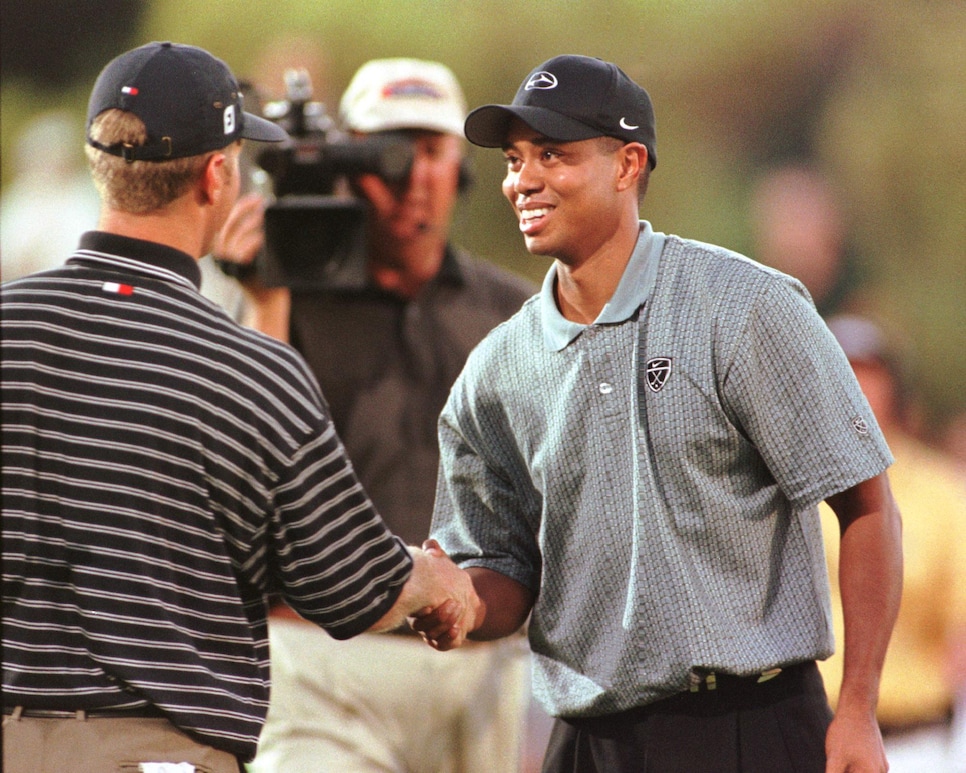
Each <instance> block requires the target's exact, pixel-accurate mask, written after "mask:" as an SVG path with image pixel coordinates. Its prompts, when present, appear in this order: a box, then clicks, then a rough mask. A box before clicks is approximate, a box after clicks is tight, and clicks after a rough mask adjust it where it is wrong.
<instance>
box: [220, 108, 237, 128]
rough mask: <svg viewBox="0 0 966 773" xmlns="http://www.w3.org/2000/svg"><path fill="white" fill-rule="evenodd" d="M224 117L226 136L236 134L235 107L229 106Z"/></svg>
mask: <svg viewBox="0 0 966 773" xmlns="http://www.w3.org/2000/svg"><path fill="white" fill-rule="evenodd" d="M223 117H224V120H225V134H234V133H235V106H234V105H228V107H226V108H225V112H224V113H223Z"/></svg>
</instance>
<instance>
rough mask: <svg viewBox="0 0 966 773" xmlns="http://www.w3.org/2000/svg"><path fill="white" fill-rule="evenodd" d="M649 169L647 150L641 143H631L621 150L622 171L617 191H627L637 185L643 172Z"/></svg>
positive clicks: (618, 179) (620, 171)
mask: <svg viewBox="0 0 966 773" xmlns="http://www.w3.org/2000/svg"><path fill="white" fill-rule="evenodd" d="M646 168H647V148H645V147H644V146H643V145H642V144H641V143H640V142H629V143H627V144H626V145H624V146H623V147H622V148H621V149H620V169H619V176H618V178H617V189H618V190H621V191H623V190H626V189H627V188H628V187H630V186H631V185H634V184H636V183H637V179H638V177H640V175H641V172H642V171H643V170H644V169H646Z"/></svg>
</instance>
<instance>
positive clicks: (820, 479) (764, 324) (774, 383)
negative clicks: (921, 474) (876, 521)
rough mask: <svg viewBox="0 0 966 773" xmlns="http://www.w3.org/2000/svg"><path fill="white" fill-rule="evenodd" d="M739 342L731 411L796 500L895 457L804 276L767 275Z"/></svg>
mask: <svg viewBox="0 0 966 773" xmlns="http://www.w3.org/2000/svg"><path fill="white" fill-rule="evenodd" d="M730 346H731V351H730V352H727V353H726V354H725V357H724V358H725V361H726V362H727V363H728V365H727V369H726V373H725V378H724V382H723V394H724V402H725V405H726V410H729V411H730V412H731V413H732V420H733V421H734V422H735V424H736V426H738V427H739V428H740V429H741V431H742V432H744V433H745V434H746V436H747V437H748V438H749V439H750V440H751V442H753V443H754V444H755V446H756V447H757V449H758V451H759V453H760V454H761V456H762V458H763V459H764V461H765V464H766V465H767V466H768V468H769V470H770V471H771V473H772V475H773V476H774V478H775V480H776V481H777V482H778V485H779V486H781V488H782V490H783V491H784V493H785V495H786V496H787V497H788V499H789V500H790V501H792V502H793V503H794V504H795V505H796V506H798V507H807V506H810V505H814V504H816V503H817V502H820V501H822V500H824V499H826V498H828V497H829V496H832V495H833V494H836V493H838V492H840V491H844V490H845V489H847V488H850V487H851V486H854V485H856V484H858V483H861V482H862V481H864V480H868V479H869V478H872V477H874V476H875V475H878V474H879V473H881V472H882V471H883V470H884V469H886V467H888V466H889V465H890V464H891V463H892V455H891V453H890V452H889V449H888V446H887V445H886V441H885V439H884V437H883V436H882V432H881V431H880V429H879V427H878V424H877V423H876V420H875V417H874V416H873V414H872V410H871V408H870V407H869V404H868V402H867V401H866V399H865V396H864V395H863V394H862V391H861V389H860V387H859V384H858V381H857V380H856V378H855V375H854V374H853V372H852V369H851V367H850V366H849V363H848V360H847V359H846V357H845V354H844V352H843V351H842V349H841V347H840V346H839V345H838V343H837V342H836V340H835V338H834V336H833V335H832V333H831V332H830V331H829V329H828V327H827V326H826V325H825V323H824V321H823V320H822V319H821V317H820V316H819V315H818V313H817V312H816V311H815V308H814V306H813V304H812V302H811V300H810V298H809V297H808V295H807V293H806V292H805V290H804V288H803V287H802V286H801V285H800V284H799V283H798V282H796V281H795V280H793V279H791V278H790V277H777V276H775V275H767V281H765V282H764V283H763V285H762V290H761V292H760V293H758V294H757V297H756V299H755V301H754V302H753V303H752V304H751V305H750V307H749V309H748V313H747V317H746V321H745V324H744V326H743V329H742V330H740V331H739V333H738V335H737V336H736V337H735V338H734V339H733V340H732V341H731V342H730Z"/></svg>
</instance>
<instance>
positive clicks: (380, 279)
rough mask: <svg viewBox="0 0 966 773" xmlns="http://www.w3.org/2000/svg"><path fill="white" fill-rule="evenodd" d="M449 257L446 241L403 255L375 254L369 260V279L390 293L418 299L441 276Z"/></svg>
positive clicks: (412, 250)
mask: <svg viewBox="0 0 966 773" xmlns="http://www.w3.org/2000/svg"><path fill="white" fill-rule="evenodd" d="M445 255H446V243H445V242H433V243H432V244H422V245H414V246H413V247H412V248H411V249H407V250H405V251H404V252H403V254H399V255H392V256H388V255H386V256H379V255H374V256H372V257H371V258H370V261H369V276H370V277H371V278H372V281H373V282H374V283H375V284H376V285H377V286H378V287H380V288H381V289H383V290H385V291H387V292H390V293H394V294H395V295H398V296H400V297H402V298H406V299H411V298H415V297H416V296H417V295H418V294H419V292H420V291H421V290H422V289H423V287H425V286H426V285H427V284H428V283H429V282H431V281H432V280H433V279H435V278H436V276H437V275H438V274H439V272H440V269H441V268H442V266H443V258H444V257H445Z"/></svg>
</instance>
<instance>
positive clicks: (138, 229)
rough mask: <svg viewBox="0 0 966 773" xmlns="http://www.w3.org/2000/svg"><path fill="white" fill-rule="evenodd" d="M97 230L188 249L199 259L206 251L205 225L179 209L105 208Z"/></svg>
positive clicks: (179, 248) (184, 249) (182, 250)
mask: <svg viewBox="0 0 966 773" xmlns="http://www.w3.org/2000/svg"><path fill="white" fill-rule="evenodd" d="M97 227H98V229H99V230H101V231H106V232H107V233H113V234H117V235H118V236H127V237H129V238H132V239H143V240H145V241H149V242H156V243H158V244H164V245H165V246H168V247H173V248H174V249H176V250H181V252H186V253H187V254H189V255H191V257H193V258H195V259H196V260H197V259H199V258H201V257H202V256H203V255H205V254H206V252H207V249H208V245H207V244H206V240H205V237H204V228H203V227H199V224H197V223H193V222H191V221H190V220H189V219H187V218H186V215H185V214H184V213H183V212H181V211H180V210H179V208H175V207H172V208H166V209H162V210H156V211H154V212H150V213H147V214H143V215H136V214H132V213H130V212H121V211H118V210H114V209H107V208H104V209H103V210H102V211H101V216H100V220H99V221H98V226H97Z"/></svg>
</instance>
